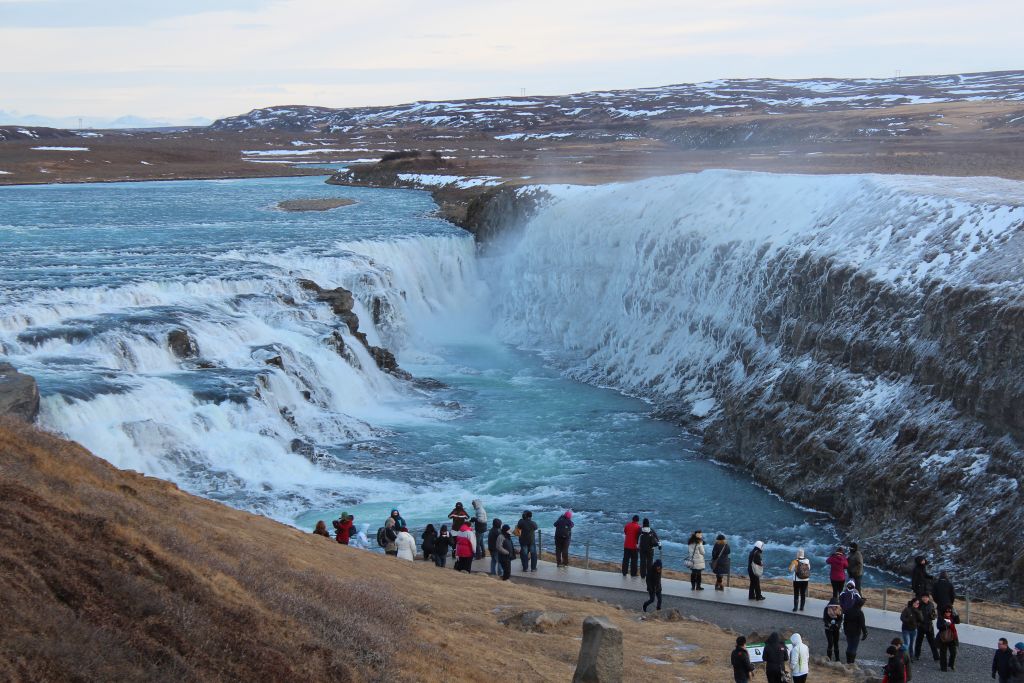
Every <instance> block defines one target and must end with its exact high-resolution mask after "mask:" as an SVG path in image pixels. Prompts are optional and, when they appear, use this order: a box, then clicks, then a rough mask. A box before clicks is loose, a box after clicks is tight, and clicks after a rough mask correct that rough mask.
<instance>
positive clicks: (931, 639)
mask: <svg viewBox="0 0 1024 683" xmlns="http://www.w3.org/2000/svg"><path fill="white" fill-rule="evenodd" d="M925 638H927V639H928V648H929V649H930V650H931V651H932V659H934V660H936V661H938V659H939V649H938V648H937V647H935V625H934V623H933V622H931V621H929V622H927V623H925V624H923V625H922V626H919V627H918V629H917V642H916V643H914V657H915V658H916V659H920V658H921V645H922V644H923V643H924V639H925Z"/></svg>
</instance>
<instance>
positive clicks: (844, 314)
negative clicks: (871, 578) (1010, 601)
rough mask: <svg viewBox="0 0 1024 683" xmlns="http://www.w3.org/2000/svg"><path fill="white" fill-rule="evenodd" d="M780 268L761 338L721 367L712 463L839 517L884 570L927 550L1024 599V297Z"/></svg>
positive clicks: (797, 263)
mask: <svg viewBox="0 0 1024 683" xmlns="http://www.w3.org/2000/svg"><path fill="white" fill-rule="evenodd" d="M769 270H770V272H773V273H774V274H775V275H774V277H773V281H772V282H769V283H766V286H765V292H766V294H765V296H764V297H763V300H762V301H760V302H758V306H757V308H756V314H755V324H754V327H755V329H756V331H757V338H758V343H757V344H747V345H743V344H739V343H738V344H737V345H736V348H735V355H734V358H732V359H730V363H729V369H730V371H731V374H730V373H727V372H725V369H724V367H723V368H721V369H720V371H719V372H714V373H713V374H714V375H715V397H716V399H717V400H718V402H719V405H720V407H721V410H720V412H719V413H717V414H716V415H715V416H714V417H713V418H712V419H710V420H709V422H708V424H706V425H705V426H706V429H705V442H706V445H707V448H708V450H709V451H710V453H711V455H712V456H713V457H715V458H718V459H721V460H723V461H726V462H730V463H733V464H736V465H740V466H741V467H743V468H744V469H745V470H747V471H749V472H751V473H752V474H753V476H754V478H755V479H757V480H759V481H761V482H763V483H765V484H766V485H768V486H769V487H771V488H772V489H773V490H775V491H777V492H779V493H780V494H782V495H783V496H785V497H787V498H789V499H794V500H797V501H798V502H801V503H803V504H806V505H809V506H811V507H815V508H817V509H821V510H825V511H827V512H830V513H832V514H833V515H835V516H836V517H837V518H838V520H839V521H840V522H841V524H842V527H843V530H844V531H845V532H846V533H847V535H848V536H849V538H850V539H851V540H858V541H860V544H861V548H862V549H863V550H864V551H865V555H866V556H867V557H868V559H869V561H871V562H874V563H879V564H883V565H886V566H889V567H892V568H902V567H903V566H904V565H905V563H906V561H907V560H908V558H910V557H913V556H914V555H916V554H918V553H924V554H929V555H930V556H931V557H932V561H933V564H935V565H936V566H946V567H950V568H953V569H954V571H955V576H954V578H955V580H956V581H958V582H959V581H969V582H970V583H971V584H972V585H974V586H981V585H987V586H989V587H990V588H991V590H992V591H993V592H994V593H996V594H1001V595H1003V596H1005V595H1007V594H1009V595H1011V596H1016V598H1017V599H1020V596H1021V591H1022V590H1024V576H1022V574H1021V572H1019V571H1014V570H1013V567H1014V563H1015V562H1017V563H1018V564H1019V558H1018V555H1017V554H1019V546H1020V543H1019V542H1010V543H1008V542H1007V541H1009V540H1010V539H1019V537H1020V529H1021V528H1024V505H1022V502H1024V501H1022V497H1021V496H1022V491H1024V479H1022V476H1024V449H1022V448H1021V442H1020V440H1021V438H1022V437H1024V401H1022V398H1024V300H1022V299H1021V297H1019V296H1016V295H1014V296H1013V297H1009V298H1008V297H1007V296H1006V292H999V291H995V290H993V289H990V288H981V287H964V288H955V287H950V286H948V285H942V286H939V285H931V286H928V285H926V286H924V287H921V288H904V289H897V288H896V287H894V286H892V285H890V284H886V283H882V282H879V281H877V280H872V279H870V278H869V277H867V276H866V275H865V274H864V273H861V272H858V271H857V270H856V269H854V268H850V267H845V266H844V267H837V266H835V264H833V263H831V262H830V261H829V260H827V259H807V258H797V259H790V258H787V257H786V256H783V257H779V259H778V262H777V263H774V264H773V267H771V268H770V269H769ZM724 333H725V332H723V334H724ZM737 363H738V364H739V365H740V366H741V367H742V369H743V370H742V376H741V377H739V378H737V377H736V375H735V368H736V364H737ZM979 558H985V560H984V561H983V562H980V561H979Z"/></svg>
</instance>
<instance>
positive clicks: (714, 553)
mask: <svg viewBox="0 0 1024 683" xmlns="http://www.w3.org/2000/svg"><path fill="white" fill-rule="evenodd" d="M731 554H732V549H731V548H730V547H729V544H728V543H727V542H725V541H715V545H714V546H712V548H711V568H712V569H714V570H715V574H717V575H719V576H725V575H726V574H728V573H729V570H730V569H732V560H731V559H730V557H729V556H730V555H731Z"/></svg>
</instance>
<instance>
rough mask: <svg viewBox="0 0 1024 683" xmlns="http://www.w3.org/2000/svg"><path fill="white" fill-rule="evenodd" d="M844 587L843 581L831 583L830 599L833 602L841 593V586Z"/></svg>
mask: <svg viewBox="0 0 1024 683" xmlns="http://www.w3.org/2000/svg"><path fill="white" fill-rule="evenodd" d="M845 585H846V582H845V581H832V599H833V600H835V599H837V598H838V597H839V594H840V593H842V592H843V586H845Z"/></svg>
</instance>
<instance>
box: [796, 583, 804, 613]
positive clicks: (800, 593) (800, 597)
mask: <svg viewBox="0 0 1024 683" xmlns="http://www.w3.org/2000/svg"><path fill="white" fill-rule="evenodd" d="M806 603H807V582H806V581H794V582H793V609H798V610H801V611H803V609H804V605H805V604H806Z"/></svg>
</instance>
